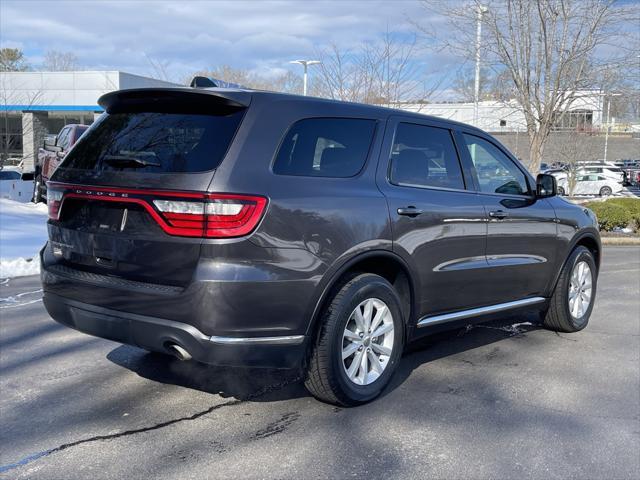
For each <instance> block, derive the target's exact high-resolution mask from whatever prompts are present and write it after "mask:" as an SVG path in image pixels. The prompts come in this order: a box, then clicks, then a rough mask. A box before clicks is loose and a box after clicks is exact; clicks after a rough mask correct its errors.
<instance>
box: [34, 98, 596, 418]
mask: <svg viewBox="0 0 640 480" xmlns="http://www.w3.org/2000/svg"><path fill="white" fill-rule="evenodd" d="M99 104H100V105H101V106H102V107H103V108H104V109H105V111H106V114H105V115H103V116H102V117H101V118H100V119H99V120H97V121H96V122H95V123H94V125H92V126H91V128H90V129H89V130H88V131H87V132H86V134H85V135H83V136H82V138H81V139H80V141H79V142H78V143H77V144H76V146H75V147H74V148H73V149H72V150H71V152H69V155H68V156H67V158H66V159H65V161H64V162H63V163H62V164H61V165H60V167H59V168H58V169H57V170H56V171H55V172H54V174H53V177H52V179H51V181H50V183H49V202H48V204H49V223H48V232H49V241H48V243H47V245H46V246H45V247H44V248H43V249H42V251H41V255H40V258H41V265H42V268H41V278H42V282H43V288H44V297H43V301H44V305H45V307H46V308H47V310H48V312H49V313H50V315H51V316H52V317H53V318H54V319H55V320H56V321H58V322H60V323H62V324H64V325H67V326H69V327H72V328H75V329H77V330H80V331H82V332H85V333H89V334H92V335H96V336H99V337H104V338H108V339H111V340H114V341H117V342H121V343H127V344H133V345H137V346H139V347H141V348H144V349H147V350H151V351H158V352H163V353H165V354H170V355H174V356H176V357H177V358H179V359H181V360H191V359H193V360H197V361H200V362H204V363H209V364H214V365H235V366H244V367H271V368H274V367H277V368H295V369H297V370H298V371H300V372H303V373H304V378H305V385H306V387H307V388H308V390H309V391H310V392H311V393H312V394H313V395H315V396H316V397H317V398H319V399H321V400H323V401H327V402H331V403H334V404H338V405H347V406H349V405H357V404H361V403H364V402H367V401H369V400H371V399H373V398H375V397H376V396H377V395H379V394H380V392H381V391H382V390H383V389H384V387H385V386H386V385H388V384H389V382H390V381H391V378H392V376H393V374H394V371H395V370H396V369H397V367H398V364H399V362H400V358H401V355H402V353H403V350H404V348H405V346H406V345H407V344H408V343H409V342H411V341H414V340H416V339H418V338H420V337H423V336H424V335H426V334H429V333H434V332H436V331H438V330H442V329H447V328H457V327H462V326H465V325H468V324H470V323H474V322H479V321H486V320H487V319H488V318H490V317H489V315H493V314H497V313H499V312H510V313H512V314H513V313H514V312H522V311H523V310H526V311H528V310H534V311H538V312H541V313H542V321H543V324H544V326H545V327H546V328H549V329H552V330H555V331H562V332H576V331H578V330H581V329H583V328H584V327H585V326H586V325H587V323H588V321H589V317H590V315H591V311H592V308H593V304H594V299H595V294H596V283H597V278H598V269H599V258H600V251H601V247H600V237H599V234H598V224H597V221H596V218H595V215H594V214H593V213H592V212H591V211H590V210H589V209H587V208H584V207H581V206H577V205H573V204H571V203H569V202H566V201H565V200H563V199H561V198H557V197H556V196H555V194H556V181H555V179H554V177H552V176H550V175H538V177H537V178H534V177H532V176H531V175H530V174H529V173H528V172H527V170H526V169H525V168H524V167H523V166H522V165H521V164H520V162H518V161H517V160H516V159H515V157H514V156H513V155H512V154H511V153H510V152H509V151H508V150H507V149H506V148H505V147H504V146H503V145H502V144H501V143H500V142H499V141H498V140H496V139H495V138H494V137H492V136H491V135H489V134H487V133H485V132H483V131H482V130H479V129H477V128H474V127H472V126H469V125H464V124H461V123H457V122H452V121H448V120H445V119H442V118H435V117H429V116H425V115H420V114H416V113H409V112H406V111H400V110H392V109H388V108H382V107H375V106H371V105H358V104H354V103H344V102H337V101H331V100H325V99H318V98H313V97H302V96H295V95H285V94H278V93H271V92H258V91H247V90H228V89H204V88H157V89H136V90H123V91H116V92H111V93H108V94H106V95H104V96H103V97H101V98H100V100H99ZM559 361H560V363H559V364H558V365H557V366H558V368H561V366H562V365H561V363H562V362H563V361H564V360H563V359H559ZM428 393H429V392H427V391H425V395H426V394H428Z"/></svg>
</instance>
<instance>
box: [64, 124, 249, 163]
mask: <svg viewBox="0 0 640 480" xmlns="http://www.w3.org/2000/svg"><path fill="white" fill-rule="evenodd" d="M241 119H242V112H236V113H232V114H230V115H220V116H214V115H188V114H173V113H171V114H170V113H114V114H110V115H103V116H102V117H100V119H99V120H98V121H96V122H95V123H94V124H93V125H92V126H91V128H90V129H89V130H87V131H86V132H85V133H84V135H82V137H81V138H80V140H78V143H76V146H75V148H74V149H73V150H72V151H71V152H70V153H69V155H67V157H66V158H65V160H64V162H63V163H62V166H61V168H63V169H81V170H122V169H125V168H126V169H127V170H132V169H140V170H143V171H144V173H153V172H203V171H207V170H212V169H214V168H216V167H217V166H218V165H219V164H220V162H221V161H222V158H223V157H224V155H225V153H226V151H227V149H228V147H229V145H230V143H231V141H232V139H233V136H234V134H235V131H236V129H237V128H238V125H239V123H240V120H241Z"/></svg>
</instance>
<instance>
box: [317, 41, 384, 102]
mask: <svg viewBox="0 0 640 480" xmlns="http://www.w3.org/2000/svg"><path fill="white" fill-rule="evenodd" d="M316 56H317V58H319V59H320V62H321V63H320V64H319V65H318V67H317V68H316V71H317V72H319V73H318V75H317V76H316V78H315V82H314V83H312V85H311V93H312V95H314V96H317V97H324V98H331V99H333V100H343V101H347V102H359V101H362V97H364V96H366V94H364V93H363V92H365V91H367V90H370V89H371V88H372V86H371V85H372V78H371V75H367V72H366V71H365V70H364V69H362V68H361V66H360V65H359V64H358V62H357V60H356V58H357V56H356V55H354V54H353V53H352V52H351V51H349V50H341V49H340V47H339V46H338V45H337V44H335V43H332V44H330V45H329V47H327V48H325V49H321V50H318V52H317V53H316Z"/></svg>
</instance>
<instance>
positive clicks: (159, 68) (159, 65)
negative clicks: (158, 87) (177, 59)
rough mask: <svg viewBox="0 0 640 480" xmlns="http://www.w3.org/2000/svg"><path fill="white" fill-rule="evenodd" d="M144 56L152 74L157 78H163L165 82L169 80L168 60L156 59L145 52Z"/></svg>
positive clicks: (169, 63)
mask: <svg viewBox="0 0 640 480" xmlns="http://www.w3.org/2000/svg"><path fill="white" fill-rule="evenodd" d="M144 58H146V59H147V62H148V63H149V66H150V67H151V71H152V75H153V76H155V78H157V79H159V80H163V81H165V82H171V81H172V80H171V79H170V76H169V67H170V66H171V62H170V61H168V60H158V59H155V58H153V57H151V56H149V55H147V54H146V53H145V54H144Z"/></svg>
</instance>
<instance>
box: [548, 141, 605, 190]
mask: <svg viewBox="0 0 640 480" xmlns="http://www.w3.org/2000/svg"><path fill="white" fill-rule="evenodd" d="M558 135H561V136H562V138H558V139H557V140H558V142H557V143H558V150H557V155H558V160H560V161H561V162H562V163H564V164H565V169H566V171H567V189H568V191H567V192H565V193H566V194H567V195H569V196H573V194H574V191H575V188H576V183H577V181H578V177H579V176H580V164H579V162H580V161H581V160H583V161H584V160H590V159H595V158H598V155H599V154H600V152H601V147H602V145H601V144H600V142H597V138H594V137H593V136H589V135H587V134H584V133H577V132H572V133H559V134H558ZM594 140H596V141H594Z"/></svg>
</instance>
